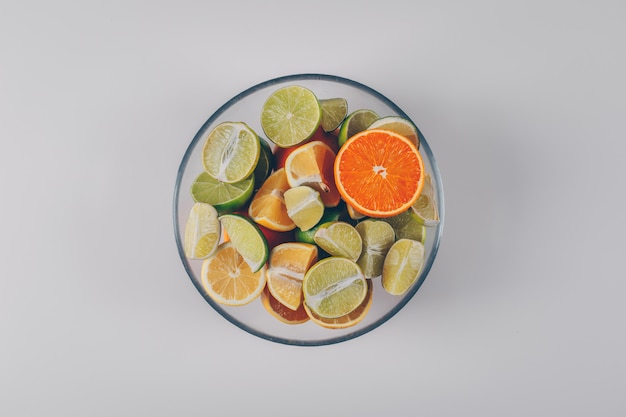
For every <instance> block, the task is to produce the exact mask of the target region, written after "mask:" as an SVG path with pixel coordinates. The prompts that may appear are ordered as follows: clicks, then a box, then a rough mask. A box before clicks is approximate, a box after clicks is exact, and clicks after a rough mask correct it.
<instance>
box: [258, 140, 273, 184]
mask: <svg viewBox="0 0 626 417" xmlns="http://www.w3.org/2000/svg"><path fill="white" fill-rule="evenodd" d="M259 143H260V144H261V152H260V153H259V161H258V162H257V164H256V167H255V168H254V171H253V173H254V187H255V190H258V189H259V188H260V187H261V185H263V183H264V182H265V180H266V179H267V177H269V176H270V174H271V173H272V171H273V170H274V155H273V154H272V148H270V145H268V144H267V142H266V141H265V140H263V139H259Z"/></svg>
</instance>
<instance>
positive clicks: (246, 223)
mask: <svg viewBox="0 0 626 417" xmlns="http://www.w3.org/2000/svg"><path fill="white" fill-rule="evenodd" d="M219 220H220V223H221V225H222V227H223V228H224V229H225V230H226V233H227V234H228V237H229V239H230V242H231V243H232V245H233V247H234V248H235V249H237V251H238V252H239V253H240V254H241V256H242V257H243V258H244V259H245V260H246V262H247V263H248V265H249V266H250V268H251V270H252V272H257V271H258V270H260V269H261V268H262V267H263V266H265V262H267V256H268V252H269V251H268V247H267V242H266V240H265V236H263V233H262V232H261V230H259V228H258V227H257V226H256V225H255V224H254V223H253V222H252V221H251V220H249V219H248V218H246V217H244V216H241V215H239V214H224V215H222V216H220V217H219Z"/></svg>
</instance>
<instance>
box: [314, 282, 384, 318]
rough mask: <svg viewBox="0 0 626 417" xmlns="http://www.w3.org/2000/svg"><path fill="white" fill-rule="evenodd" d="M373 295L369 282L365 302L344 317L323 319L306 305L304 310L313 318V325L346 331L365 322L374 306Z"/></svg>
mask: <svg viewBox="0 0 626 417" xmlns="http://www.w3.org/2000/svg"><path fill="white" fill-rule="evenodd" d="M372 293H373V285H372V281H371V280H367V295H366V296H365V299H364V300H363V302H362V303H361V304H360V305H359V306H358V307H357V308H355V309H354V310H353V311H351V312H350V313H348V314H346V315H344V316H341V317H335V318H332V319H330V318H325V317H321V316H319V315H317V314H315V313H314V312H313V311H311V309H310V308H309V307H308V306H307V305H306V304H303V306H304V310H305V312H306V314H308V316H309V317H310V318H311V321H312V322H313V323H315V324H317V325H320V326H322V327H326V328H328V329H345V328H348V327H352V326H355V325H357V324H359V323H360V322H361V321H363V319H364V318H365V316H366V315H367V313H368V312H369V310H370V307H371V306H372V300H373V297H372Z"/></svg>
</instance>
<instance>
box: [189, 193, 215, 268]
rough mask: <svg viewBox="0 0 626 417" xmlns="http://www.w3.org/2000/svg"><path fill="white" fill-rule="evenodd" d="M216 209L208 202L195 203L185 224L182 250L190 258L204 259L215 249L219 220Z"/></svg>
mask: <svg viewBox="0 0 626 417" xmlns="http://www.w3.org/2000/svg"><path fill="white" fill-rule="evenodd" d="M217 216H218V214H217V210H215V208H214V207H213V206H211V205H210V204H206V203H195V204H194V205H193V206H192V207H191V210H190V212H189V217H188V218H187V223H186V225H185V238H184V242H183V250H184V252H185V256H187V257H188V258H191V259H205V258H207V257H209V256H211V255H212V254H213V252H215V250H216V249H217V245H218V243H219V240H220V222H219V220H218V218H217Z"/></svg>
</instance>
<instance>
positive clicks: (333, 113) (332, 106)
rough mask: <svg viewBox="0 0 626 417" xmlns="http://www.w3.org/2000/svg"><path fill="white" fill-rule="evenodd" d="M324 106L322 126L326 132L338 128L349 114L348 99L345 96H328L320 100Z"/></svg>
mask: <svg viewBox="0 0 626 417" xmlns="http://www.w3.org/2000/svg"><path fill="white" fill-rule="evenodd" d="M319 103H320V107H321V108H322V120H321V122H320V123H321V126H322V129H323V130H324V132H332V131H333V130H335V129H337V128H338V127H339V126H340V125H341V122H343V120H344V119H345V118H346V116H347V115H348V101H347V100H346V99H345V98H341V97H337V98H327V99H321V100H319Z"/></svg>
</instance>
